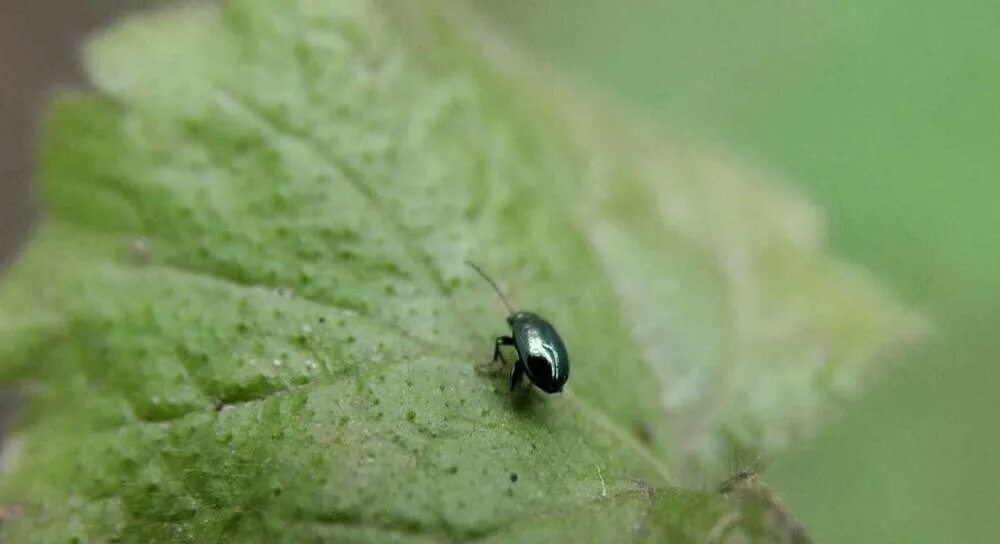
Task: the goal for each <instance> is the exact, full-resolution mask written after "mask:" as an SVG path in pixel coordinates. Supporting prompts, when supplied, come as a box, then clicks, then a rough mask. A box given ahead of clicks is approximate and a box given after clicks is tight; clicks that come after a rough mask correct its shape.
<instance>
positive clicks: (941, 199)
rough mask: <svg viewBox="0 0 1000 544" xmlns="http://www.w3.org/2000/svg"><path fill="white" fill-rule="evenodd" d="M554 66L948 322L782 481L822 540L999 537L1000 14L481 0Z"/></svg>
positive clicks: (783, 471)
mask: <svg viewBox="0 0 1000 544" xmlns="http://www.w3.org/2000/svg"><path fill="white" fill-rule="evenodd" d="M480 3H481V4H483V5H484V6H486V7H487V8H488V9H490V10H492V12H493V14H494V15H495V16H496V18H497V19H498V20H501V21H503V22H505V23H506V25H507V26H508V27H510V28H511V29H513V30H514V31H515V32H516V33H519V34H520V35H521V36H522V37H523V38H524V40H525V42H526V43H528V44H529V45H530V46H533V47H534V48H535V49H536V50H537V51H539V52H540V53H541V55H542V56H543V57H544V58H547V59H549V60H550V61H551V62H554V63H556V64H559V65H560V66H561V67H562V68H568V69H569V70H570V71H571V72H575V73H576V74H577V75H578V76H580V77H581V78H582V79H585V80H589V81H591V82H592V83H594V84H595V85H596V86H597V87H598V88H604V89H607V90H609V91H610V92H611V93H613V94H616V95H619V96H621V97H623V98H624V99H625V100H626V102H630V103H631V104H632V105H633V107H634V109H635V110H636V111H637V112H640V113H642V114H646V115H651V116H654V117H655V118H656V119H658V120H660V121H662V122H664V123H666V124H668V125H670V126H671V127H673V128H674V129H676V131H677V132H679V133H681V134H684V135H692V134H693V135H696V137H698V138H701V139H704V140H711V141H713V142H716V143H721V144H722V145H724V146H727V147H729V148H731V149H735V150H736V151H738V152H740V153H741V154H743V155H745V156H749V157H751V158H753V159H755V160H757V161H759V162H761V163H764V164H766V165H768V166H770V167H774V168H777V169H779V170H780V171H783V172H784V173H786V174H788V175H789V176H790V177H792V178H793V179H794V180H797V181H798V182H800V183H801V184H802V185H803V186H804V187H805V188H806V189H807V191H808V192H809V193H811V194H812V195H813V196H814V198H816V199H817V200H818V201H819V203H820V204H822V205H823V207H824V208H826V209H827V211H828V218H829V223H830V231H831V233H830V234H831V238H832V239H833V243H834V244H835V246H836V247H837V248H838V250H839V251H840V252H841V253H843V254H846V255H849V256H850V257H852V258H854V259H857V260H859V261H861V262H863V263H866V264H867V265H868V266H869V267H870V268H872V269H874V270H875V271H876V273H877V274H879V275H880V276H881V277H882V279H885V280H889V281H891V282H892V283H894V284H895V285H896V286H897V289H898V290H899V291H900V292H901V293H902V294H903V296H904V298H905V299H907V300H912V301H916V302H917V303H918V304H920V305H921V306H922V308H923V310H924V311H925V313H926V314H928V315H930V316H931V318H932V320H933V321H934V323H935V326H936V334H935V336H934V338H933V340H932V341H931V342H930V345H929V346H928V348H927V349H924V350H922V351H921V353H920V354H919V355H918V356H916V357H913V359H914V360H912V361H910V362H909V363H908V364H906V365H903V366H902V367H900V368H899V369H897V370H895V371H893V372H890V373H889V375H887V376H884V377H883V379H882V380H880V381H879V382H878V383H877V385H876V387H875V388H874V389H873V390H872V392H871V394H870V395H869V396H868V397H867V398H866V399H865V400H864V401H863V402H861V403H859V404H857V405H855V406H854V407H853V408H852V409H851V411H850V413H849V414H848V415H847V416H846V417H845V418H844V420H843V421H842V422H840V423H839V424H838V425H836V426H833V427H832V428H830V429H829V430H827V431H826V432H825V434H824V436H823V437H822V438H821V440H819V441H817V442H815V443H813V444H812V445H811V446H810V447H809V448H808V449H806V450H804V451H801V452H799V453H798V454H796V455H793V456H791V457H783V458H779V459H776V460H774V467H773V470H772V471H771V472H770V473H769V478H770V479H771V480H772V483H774V484H775V485H776V487H777V488H779V489H781V490H782V491H783V492H784V494H785V497H786V500H787V501H788V502H789V503H791V505H792V506H793V508H794V509H795V510H796V511H797V512H798V513H800V514H801V516H802V517H803V519H804V520H806V522H807V525H808V526H810V527H811V528H812V530H813V531H814V533H815V536H816V537H817V540H818V541H821V542H831V543H833V542H911V543H914V542H928V543H930V542H991V541H997V540H998V539H1000V518H998V517H997V516H996V515H995V514H996V512H995V510H996V507H995V498H994V497H995V494H996V492H997V491H998V490H1000V463H998V462H997V455H996V451H998V449H1000V438H998V437H997V433H996V432H995V429H996V427H997V425H996V422H995V414H997V413H1000V400H998V396H997V395H996V391H997V390H998V389H1000V367H998V366H997V363H998V361H997V357H998V354H1000V339H998V336H997V334H996V331H997V330H1000V312H998V309H1000V308H998V301H1000V273H998V272H1000V214H998V213H997V212H996V210H995V209H994V208H995V206H996V204H997V201H998V197H1000V182H998V180H997V173H998V172H1000V152H998V151H1000V147H998V145H1000V108H998V107H997V97H998V96H1000V32H998V29H1000V4H997V3H995V2H985V1H979V2H977V1H970V0H962V1H959V2H950V3H947V4H941V3H937V2H928V1H918V2H902V1H876V2H861V1H850V2H836V3H831V2H820V1H815V0H809V1H794V2H793V1H780V0H766V1H763V2H753V3H747V2H739V1H736V0H730V1H726V2H694V1H690V0H689V1H685V2H654V1H651V0H643V1H639V2H629V3H624V2H611V1H609V0H605V1H603V2H575V1H572V0H551V1H549V2H532V1H529V0H510V1H507V2H487V1H485V0H482V1H481V2H480Z"/></svg>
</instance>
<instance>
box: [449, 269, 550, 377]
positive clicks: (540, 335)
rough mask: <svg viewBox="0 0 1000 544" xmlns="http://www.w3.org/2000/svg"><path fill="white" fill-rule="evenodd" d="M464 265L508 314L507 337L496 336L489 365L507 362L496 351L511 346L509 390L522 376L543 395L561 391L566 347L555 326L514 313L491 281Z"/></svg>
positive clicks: (529, 313) (536, 318) (525, 314)
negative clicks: (484, 283)
mask: <svg viewBox="0 0 1000 544" xmlns="http://www.w3.org/2000/svg"><path fill="white" fill-rule="evenodd" d="M466 264H468V265H469V266H470V267H472V269H473V270H475V271H476V272H478V273H479V275H480V276H482V277H483V279H485V280H486V281H487V282H488V283H489V284H490V285H491V286H492V287H493V290H494V291H496V293H497V295H499V296H500V300H502V301H503V303H504V306H506V307H507V310H508V311H509V312H510V315H509V316H507V324H509V325H510V330H511V336H498V337H497V339H496V343H495V344H494V347H493V362H494V363H495V362H496V361H497V359H499V360H500V361H502V362H503V364H505V365H506V364H507V359H505V358H504V356H503V353H501V352H500V347H501V346H514V349H515V350H516V351H517V361H515V362H514V369H513V370H512V371H511V374H510V389H511V391H513V390H514V388H515V387H517V384H518V383H520V382H521V379H522V378H523V377H524V376H525V375H527V376H528V379H529V380H531V383H533V384H535V386H536V387H538V388H539V389H541V390H542V391H545V392H546V393H558V392H560V391H562V388H563V385H565V384H566V380H567V379H569V355H567V354H566V346H565V345H563V341H562V338H560V337H559V333H557V332H556V329H555V327H553V326H552V324H551V323H549V322H548V321H546V320H545V319H544V318H542V316H540V315H538V314H535V313H532V312H522V311H514V309H513V308H512V307H511V305H510V303H508V302H507V298H506V297H504V296H503V293H502V292H501V291H500V288H499V287H498V286H497V284H496V282H494V281H493V279H492V278H490V277H489V276H488V275H486V273H485V272H483V271H482V269H480V268H479V267H478V266H476V265H475V264H473V263H471V262H469V261H466Z"/></svg>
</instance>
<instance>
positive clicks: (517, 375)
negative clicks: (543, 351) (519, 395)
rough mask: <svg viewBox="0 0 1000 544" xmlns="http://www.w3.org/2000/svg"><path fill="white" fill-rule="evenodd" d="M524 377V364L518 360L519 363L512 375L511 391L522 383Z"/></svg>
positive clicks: (515, 365) (516, 364)
mask: <svg viewBox="0 0 1000 544" xmlns="http://www.w3.org/2000/svg"><path fill="white" fill-rule="evenodd" d="M523 377H524V363H522V362H521V359H520V358H518V360H517V362H515V363H514V370H513V371H511V373H510V390H511V391H513V390H514V388H515V387H517V384H519V383H521V379H522V378H523Z"/></svg>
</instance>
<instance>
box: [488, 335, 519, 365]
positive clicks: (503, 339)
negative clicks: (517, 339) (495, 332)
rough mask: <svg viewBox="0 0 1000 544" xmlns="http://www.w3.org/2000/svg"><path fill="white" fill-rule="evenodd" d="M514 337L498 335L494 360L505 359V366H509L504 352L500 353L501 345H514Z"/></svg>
mask: <svg viewBox="0 0 1000 544" xmlns="http://www.w3.org/2000/svg"><path fill="white" fill-rule="evenodd" d="M513 345H514V339H513V338H511V337H510V336H498V337H497V341H496V343H495V344H494V345H493V362H494V363H495V362H497V359H500V360H501V361H503V364H504V366H507V359H505V358H504V356H503V353H500V346H513Z"/></svg>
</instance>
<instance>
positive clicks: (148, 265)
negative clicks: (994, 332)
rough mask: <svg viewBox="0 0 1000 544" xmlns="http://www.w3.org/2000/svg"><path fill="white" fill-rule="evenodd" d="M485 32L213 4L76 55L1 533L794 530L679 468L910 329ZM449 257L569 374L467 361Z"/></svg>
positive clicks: (725, 187)
mask: <svg viewBox="0 0 1000 544" xmlns="http://www.w3.org/2000/svg"><path fill="white" fill-rule="evenodd" d="M470 29H472V30H470ZM479 30H481V27H479V26H478V25H477V23H476V19H475V18H474V17H473V16H472V15H470V14H468V13H464V12H462V11H460V10H459V9H458V8H457V7H456V6H454V5H452V4H450V3H438V2H434V1H432V0H421V1H416V2H407V3H402V2H399V3H390V2H385V3H382V2H375V1H316V0H311V1H310V0H299V1H293V2H281V3H277V2H271V1H265V0H233V1H230V2H228V3H226V4H225V6H224V7H222V8H216V7H206V6H205V5H198V6H187V7H181V8H175V9H173V10H171V11H168V12H161V13H157V14H155V15H149V16H143V17H138V18H135V19H131V20H129V21H126V22H124V23H122V24H120V25H119V26H118V27H116V28H115V29H113V30H112V31H110V32H108V33H106V34H105V35H103V36H101V37H99V38H98V39H97V40H96V41H94V42H93V43H92V44H90V46H89V48H88V50H87V55H86V58H87V62H88V69H89V72H90V74H91V77H92V79H93V82H94V85H95V87H96V90H95V91H94V92H90V93H82V94H77V95H69V96H64V97H62V98H60V99H58V100H57V101H56V102H55V104H54V105H53V107H52V111H51V113H50V115H49V118H48V122H47V126H46V128H45V137H44V139H43V144H42V157H41V179H42V182H43V184H44V195H45V201H46V205H47V209H48V211H49V214H48V217H47V219H46V221H45V224H44V225H43V226H42V227H41V228H40V230H39V232H38V233H37V235H36V237H35V240H34V241H33V243H32V244H31V246H30V247H29V249H28V250H27V251H26V252H25V255H23V257H22V258H21V260H20V262H19V263H18V264H17V265H16V266H15V268H14V269H13V270H12V271H11V273H10V276H9V277H8V278H7V280H6V282H5V284H4V286H3V288H2V290H0V377H2V378H3V379H4V380H7V381H17V382H19V383H20V384H21V385H22V390H23V391H24V396H25V397H26V406H25V410H24V414H23V417H22V420H23V421H22V423H21V425H20V427H19V430H18V432H17V434H16V435H15V437H14V438H13V439H12V440H11V441H10V442H11V443H10V444H8V447H7V449H6V452H5V462H4V473H3V477H2V480H0V486H2V487H0V494H2V498H3V500H5V501H6V502H7V503H8V504H14V505H16V506H17V511H18V512H19V515H15V516H8V517H10V519H8V520H7V521H6V522H5V523H4V525H3V528H2V531H3V536H4V537H6V539H7V540H9V541H16V542H53V541H67V540H73V539H76V540H77V541H128V542H132V541H136V542H138V541H143V542H145V541H168V540H172V541H218V540H220V539H224V540H228V541H239V542H257V541H259V542H275V541H287V542H302V541H337V542H347V541H364V542H368V541H371V542H385V541H412V542H439V541H453V540H462V541H468V540H485V541H494V540H523V541H539V542H543V541H552V540H567V541H580V540H590V541H602V540H603V541H622V540H629V539H631V540H634V541H661V540H670V541H672V542H702V541H706V540H716V541H722V540H723V539H728V538H730V537H732V538H743V539H750V540H762V541H768V540H776V541H788V542H799V541H801V538H804V536H803V535H802V534H801V530H800V529H799V528H798V527H797V525H795V524H794V522H793V521H791V518H790V516H788V515H787V514H786V513H784V511H783V510H782V509H781V508H780V506H779V505H778V502H777V500H776V499H775V498H774V497H773V496H772V495H770V493H768V492H767V491H766V490H763V489H762V488H759V487H756V486H750V487H748V488H747V489H746V490H741V491H740V492H739V493H729V494H726V495H722V494H717V493H715V492H714V491H711V490H709V491H705V490H702V489H699V488H698V487H699V486H698V485H695V486H694V489H685V488H683V487H680V484H682V483H684V482H688V483H692V482H698V483H700V482H704V481H712V480H718V479H722V478H723V477H725V476H726V471H727V468H728V467H727V466H726V461H727V460H728V459H729V456H730V455H731V454H732V453H733V452H734V451H735V452H736V453H737V454H739V455H753V454H757V453H763V454H772V453H774V452H776V451H779V450H780V449H781V448H783V447H785V446H786V445H788V444H790V443H792V442H793V441H795V440H798V439H800V438H801V437H803V436H804V435H806V434H808V433H809V432H810V431H811V430H812V429H813V428H815V426H816V425H817V424H818V423H819V421H820V420H821V419H822V418H823V417H824V416H825V415H826V413H827V412H828V411H829V409H830V407H831V406H833V405H834V404H835V403H834V402H833V401H836V400H838V399H839V398H841V397H845V396H849V395H851V394H853V393H854V392H855V390H856V389H857V388H858V385H859V383H860V381H861V378H862V377H863V376H864V375H866V374H867V373H868V370H869V367H870V366H872V363H873V362H874V361H876V360H879V359H884V357H883V356H884V352H885V351H886V350H887V349H889V348H891V347H892V346H894V345H896V344H897V343H898V342H899V341H900V340H901V339H904V338H906V337H908V336H910V335H911V334H912V332H913V331H914V330H915V329H916V321H915V320H914V319H913V318H911V317H910V316H909V315H908V314H906V313H904V312H903V311H901V310H900V309H898V308H897V307H896V306H895V305H894V304H892V303H891V302H890V301H889V300H888V299H887V298H886V297H885V296H884V295H882V294H881V292H880V291H879V290H878V289H877V288H876V287H874V286H873V285H872V284H871V283H870V282H869V280H867V279H866V278H865V277H864V276H863V274H861V273H859V272H858V271H856V270H852V269H850V268H849V267H848V266H847V265H845V264H842V263H839V262H837V261H835V260H833V259H831V258H830V257H828V256H826V255H824V254H823V253H822V252H821V248H820V245H821V244H820V236H819V234H818V230H819V229H818V227H817V223H816V219H815V216H816V214H815V212H814V211H813V210H812V209H810V208H809V207H808V206H805V205H804V204H802V202H801V200H800V199H797V198H794V197H791V196H788V195H787V194H785V193H784V192H783V191H781V190H779V189H777V188H775V187H774V186H772V185H771V183H770V181H769V180H767V179H760V178H761V176H757V175H754V174H753V173H752V172H751V171H750V170H749V169H748V168H746V167H745V166H743V165H740V164H738V163H737V162H735V161H734V160H732V159H727V158H724V157H721V156H719V155H718V154H707V153H704V152H699V151H697V150H692V149H689V148H686V147H684V146H681V145H679V144H676V143H673V144H670V143H665V142H662V141H661V140H660V139H659V138H658V137H656V136H655V135H650V134H645V133H643V132H641V131H637V130H636V129H634V128H632V127H631V126H629V124H628V123H627V122H624V121H622V120H620V118H619V117H618V115H617V114H616V113H614V112H612V111H608V110H607V109H605V108H603V107H601V106H598V105H596V104H594V103H591V102H588V101H586V100H584V99H582V98H580V97H578V96H576V95H575V94H574V93H572V92H571V91H568V90H566V89H565V88H563V87H562V86H561V85H558V84H555V83H553V82H552V81H550V80H546V79H542V78H538V77H537V76H535V75H532V74H528V73H526V71H522V69H520V68H517V67H518V66H520V65H523V63H522V61H520V60H519V59H518V57H516V56H515V55H513V54H511V53H510V52H508V51H505V50H503V49H502V47H500V43H499V42H496V41H494V42H489V41H488V40H487V39H486V38H483V36H486V35H487V34H485V33H483V32H480V31H479ZM466 259H468V260H472V261H474V262H477V263H479V264H480V265H481V266H483V267H484V268H485V269H487V270H489V271H490V272H491V273H492V274H494V275H495V276H496V277H497V278H498V279H500V280H501V282H502V284H503V285H504V287H505V290H506V291H507V293H508V295H509V298H511V299H512V300H513V301H514V302H515V304H516V305H518V306H523V307H526V308H530V309H534V310H537V311H539V312H540V313H541V314H543V315H545V316H546V317H548V318H549V319H550V320H551V321H553V322H554V323H556V324H557V325H558V327H559V330H560V332H561V333H562V335H563V336H564V339H565V341H566V343H567V345H568V346H569V349H570V353H571V356H572V361H573V367H572V368H573V371H572V379H571V380H570V382H569V384H568V386H567V390H566V392H564V393H563V394H562V395H554V396H547V397H546V396H543V395H541V394H540V393H538V392H537V391H532V392H526V391H521V392H516V393H514V394H511V393H510V392H508V391H507V378H506V377H505V376H504V375H503V373H502V372H495V371H491V370H489V369H485V368H484V364H485V363H486V362H488V361H487V359H488V356H489V354H490V353H491V349H492V339H493V337H494V336H496V335H498V334H502V333H503V332H504V324H503V321H502V317H503V310H502V306H501V305H500V304H499V303H498V302H497V300H496V299H495V296H494V295H493V293H491V292H490V289H489V288H488V286H486V285H484V284H483V282H482V281H481V280H479V279H478V278H477V277H476V276H475V275H474V274H473V273H472V272H471V271H470V270H469V268H468V267H467V266H466V265H465V264H464V261H465V260H466ZM515 480H516V481H515ZM740 535H742V536H740Z"/></svg>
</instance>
